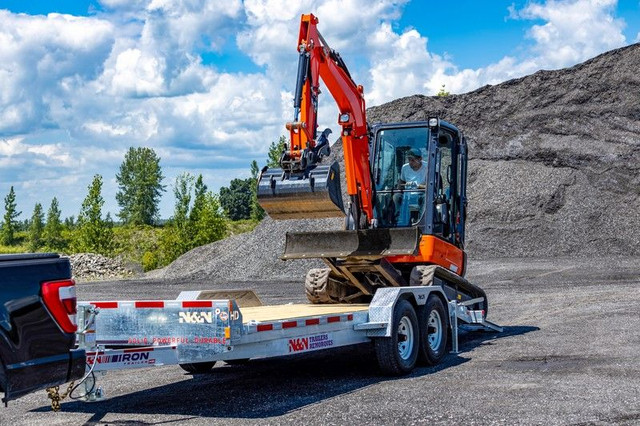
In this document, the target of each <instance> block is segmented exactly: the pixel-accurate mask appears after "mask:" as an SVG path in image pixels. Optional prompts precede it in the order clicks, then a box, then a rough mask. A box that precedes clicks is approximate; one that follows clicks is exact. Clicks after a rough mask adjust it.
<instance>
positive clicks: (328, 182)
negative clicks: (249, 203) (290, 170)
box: [258, 162, 344, 219]
mask: <svg viewBox="0 0 640 426" xmlns="http://www.w3.org/2000/svg"><path fill="white" fill-rule="evenodd" d="M258 202H259V203H260V205H261V206H262V208H263V209H264V210H265V211H266V212H267V213H268V214H269V216H271V217H272V218H273V219H308V218H326V217H343V216H344V209H343V204H342V193H341V191H340V169H339V166H338V163H337V162H335V163H333V164H331V165H330V166H329V165H318V166H316V167H315V168H314V169H312V170H311V171H310V172H309V176H308V177H307V178H295V177H290V178H287V177H286V174H285V173H284V171H283V170H282V169H268V170H267V171H265V172H263V173H262V175H261V176H260V181H259V182H258Z"/></svg>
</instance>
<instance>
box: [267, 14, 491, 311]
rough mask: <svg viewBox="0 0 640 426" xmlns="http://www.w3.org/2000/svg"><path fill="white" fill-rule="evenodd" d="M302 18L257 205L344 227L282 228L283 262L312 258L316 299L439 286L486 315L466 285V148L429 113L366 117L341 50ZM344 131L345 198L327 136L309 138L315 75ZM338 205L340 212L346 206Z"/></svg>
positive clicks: (477, 292) (362, 297)
mask: <svg viewBox="0 0 640 426" xmlns="http://www.w3.org/2000/svg"><path fill="white" fill-rule="evenodd" d="M317 24H318V19H317V18H316V17H315V16H314V15H312V14H308V15H302V18H301V21H300V33H299V36H298V45H297V50H298V53H299V60H298V72H297V80H296V89H295V94H294V115H293V121H292V122H289V123H287V125H286V128H287V129H288V131H289V134H290V142H289V144H288V146H287V149H286V150H285V152H284V153H283V154H282V157H281V160H280V166H281V167H280V168H273V169H266V168H265V169H263V171H262V173H261V175H260V177H259V182H258V201H259V203H260V205H261V206H262V207H263V208H264V210H265V211H266V212H267V213H268V214H269V216H271V217H272V218H273V219H276V220H277V219H309V218H325V217H336V216H337V217H344V218H345V226H344V230H341V231H319V232H289V233H287V235H286V243H285V251H284V254H283V256H282V258H283V259H308V258H320V259H322V260H323V261H324V263H325V264H326V267H325V268H315V269H311V270H310V271H309V272H308V274H307V278H306V282H305V290H306V295H307V297H308V299H309V300H310V301H311V302H313V303H355V302H367V301H369V300H370V299H371V297H372V295H373V294H374V293H375V291H376V289H377V288H380V287H387V286H407V285H439V286H442V287H443V289H444V291H445V294H446V295H447V297H448V298H449V300H457V301H459V302H466V303H467V304H468V305H473V306H474V308H475V309H481V310H485V313H486V310H487V308H488V306H487V298H486V295H485V293H484V291H483V290H482V289H481V288H479V287H477V286H475V285H473V284H471V283H470V282H468V281H467V280H466V279H465V278H464V274H465V269H466V254H465V252H464V239H465V218H466V206H467V200H466V180H467V144H466V140H465V138H464V136H463V134H462V132H461V131H460V130H458V128H457V127H456V126H454V125H453V124H450V123H448V122H446V121H444V120H441V119H439V118H438V117H428V118H427V120H425V121H418V122H410V123H387V124H382V123H375V124H371V125H370V124H369V123H368V122H367V117H366V111H365V100H364V90H363V88H362V86H360V85H357V84H356V83H354V81H353V79H352V78H351V75H350V74H349V71H348V69H347V66H346V65H345V63H344V61H343V60H342V58H341V57H340V55H339V54H338V53H337V52H336V51H334V50H333V49H331V48H330V47H329V45H328V43H327V42H326V41H325V40H324V38H323V37H322V35H321V34H320V33H319V32H318V28H317ZM321 79H322V81H323V82H324V84H325V85H326V87H327V89H328V90H329V92H330V93H331V95H332V96H333V98H334V100H335V102H336V104H337V106H338V109H339V115H338V124H339V125H340V127H341V128H342V132H341V138H342V150H343V155H344V168H345V176H346V187H347V191H346V196H345V197H344V198H345V199H346V200H347V201H346V203H345V202H343V194H342V191H341V184H340V167H339V163H338V162H337V161H335V162H333V163H332V164H323V160H326V159H327V158H328V157H329V155H328V154H329V144H328V139H327V136H328V133H329V132H330V130H328V131H327V130H325V131H324V132H322V134H321V135H320V136H318V132H317V127H318V125H317V116H318V115H317V114H318V96H319V94H320V80H321ZM345 204H346V205H345Z"/></svg>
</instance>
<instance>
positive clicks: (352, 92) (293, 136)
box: [258, 14, 373, 229]
mask: <svg viewBox="0 0 640 426" xmlns="http://www.w3.org/2000/svg"><path fill="white" fill-rule="evenodd" d="M317 24H318V18H316V17H315V16H314V15H313V14H308V15H302V17H301V20H300V33H299V36H298V47H297V48H298V53H299V55H300V56H299V60H298V72H297V80H296V89H295V94H294V116H293V121H291V122H289V123H287V125H286V128H287V130H288V131H289V133H290V144H289V146H288V150H287V151H286V152H285V153H284V154H283V156H282V158H281V161H280V166H281V169H272V170H268V171H265V172H263V174H262V176H261V177H260V182H259V186H258V200H259V202H260V204H261V205H262V207H263V208H264V209H265V210H266V211H267V213H269V215H271V216H272V217H274V218H276V219H278V218H282V219H289V218H301V219H302V218H308V217H331V216H340V215H342V214H344V208H343V207H342V199H341V190H340V184H339V179H340V178H339V173H337V164H333V165H330V166H326V165H321V164H320V163H321V161H322V158H323V157H324V156H325V155H326V153H327V152H328V150H327V149H328V146H326V145H325V144H328V140H326V133H325V134H324V135H323V136H324V137H322V138H318V135H317V126H318V124H317V118H318V96H319V95H320V80H322V81H323V82H324V84H325V85H326V86H327V89H328V90H329V92H330V93H331V96H332V97H333V99H334V100H335V102H336V104H337V106H338V109H339V115H338V124H339V125H340V126H341V128H342V146H343V151H344V164H345V176H346V183H347V194H348V195H349V198H350V200H351V205H350V208H349V211H348V212H347V214H349V215H350V216H351V218H350V220H351V223H353V224H354V225H353V226H354V227H355V228H358V229H360V228H368V227H369V226H370V221H371V219H372V218H373V205H372V204H373V189H372V182H371V170H370V163H369V133H368V128H367V120H366V114H365V101H364V95H363V89H362V86H360V85H356V84H355V83H354V81H353V79H352V78H351V75H350V74H349V71H348V69H347V67H346V65H345V64H344V61H343V60H342V58H341V57H340V55H339V54H338V53H337V52H336V51H334V50H332V49H331V48H330V47H329V45H328V44H327V42H326V41H325V40H324V38H323V37H322V35H321V34H320V33H319V32H318V28H317ZM320 139H321V140H320ZM329 201H330V202H331V203H333V205H334V206H331V204H330V203H329Z"/></svg>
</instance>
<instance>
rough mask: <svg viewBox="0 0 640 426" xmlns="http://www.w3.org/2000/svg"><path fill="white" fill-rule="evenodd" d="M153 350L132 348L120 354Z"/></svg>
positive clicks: (150, 349) (151, 349)
mask: <svg viewBox="0 0 640 426" xmlns="http://www.w3.org/2000/svg"><path fill="white" fill-rule="evenodd" d="M151 351H153V348H133V349H124V350H123V351H122V352H151Z"/></svg>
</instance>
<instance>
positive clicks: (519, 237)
mask: <svg viewBox="0 0 640 426" xmlns="http://www.w3.org/2000/svg"><path fill="white" fill-rule="evenodd" d="M638 69H640V44H635V45H632V46H629V47H626V48H622V49H618V50H613V51H611V52H607V53H605V54H603V55H600V56H598V57H596V58H594V59H592V60H589V61H587V62H585V63H583V64H580V65H577V66H575V67H572V68H568V69H563V70H557V71H539V72H537V73H535V74H533V75H530V76H527V77H524V78H520V79H516V80H511V81H507V82H505V83H502V84H499V85H496V86H485V87H482V88H480V89H478V90H476V91H474V92H470V93H466V94H463V95H451V96H447V97H445V98H438V97H427V96H421V95H415V96H410V97H406V98H402V99H398V100H395V101H392V102H390V103H387V104H384V105H381V106H377V107H373V108H370V109H369V110H368V119H369V122H370V123H375V122H402V121H414V120H425V119H427V118H428V117H430V116H433V115H438V116H439V117H440V118H442V119H445V120H447V121H450V122H452V123H454V124H456V125H458V126H459V127H460V128H461V129H462V130H463V132H464V133H465V135H466V136H467V139H468V142H469V151H470V159H471V161H470V164H469V188H468V195H469V216H468V234H467V247H466V249H467V251H468V252H469V254H470V256H471V258H496V257H521V256H536V257H538V256H543V257H549V256H563V257H567V256H569V257H570V256H583V257H591V256H597V255H600V254H603V253H606V254H614V255H615V254H619V255H640V173H639V172H640V102H639V97H638V96H639V93H640V76H639V75H638V73H637V70H638ZM337 148H339V147H337ZM341 224H342V222H341V221H340V220H326V221H279V222H275V221H272V220H270V219H266V220H265V221H263V222H262V223H261V224H260V225H259V226H258V227H257V228H256V229H255V231H254V232H252V233H249V234H244V235H237V236H234V237H232V238H229V239H227V240H224V241H219V242H217V243H214V244H210V245H208V246H203V247H199V248H197V249H195V250H193V251H191V252H189V253H187V254H185V255H184V256H182V257H181V258H179V259H178V260H177V261H176V262H174V263H173V264H172V265H170V266H169V267H167V268H165V269H164V270H162V271H157V272H156V273H155V274H154V275H155V276H156V277H166V278H175V277H185V276H206V277H208V278H211V279H222V280H225V279H245V278H248V279H252V278H255V279H274V278H279V277H285V276H288V277H303V276H304V274H305V273H306V271H307V269H308V268H310V267H313V266H315V265H320V263H319V262H317V261H290V262H282V261H280V260H278V256H280V254H281V253H282V250H283V246H284V234H285V233H286V232H287V231H293V230H297V231H304V230H314V229H328V228H329V227H332V228H336V229H339V228H340V227H341Z"/></svg>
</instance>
